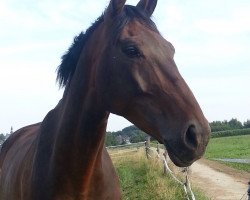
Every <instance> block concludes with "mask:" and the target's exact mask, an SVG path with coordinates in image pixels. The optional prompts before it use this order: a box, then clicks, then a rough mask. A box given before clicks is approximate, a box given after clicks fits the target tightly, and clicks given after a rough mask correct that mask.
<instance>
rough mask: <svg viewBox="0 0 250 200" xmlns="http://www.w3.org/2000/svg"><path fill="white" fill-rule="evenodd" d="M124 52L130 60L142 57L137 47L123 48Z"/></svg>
mask: <svg viewBox="0 0 250 200" xmlns="http://www.w3.org/2000/svg"><path fill="white" fill-rule="evenodd" d="M122 51H123V53H125V54H126V55H127V56H128V57H130V58H139V57H141V55H142V54H141V52H140V50H139V49H138V48H137V47H135V46H125V47H123V48H122Z"/></svg>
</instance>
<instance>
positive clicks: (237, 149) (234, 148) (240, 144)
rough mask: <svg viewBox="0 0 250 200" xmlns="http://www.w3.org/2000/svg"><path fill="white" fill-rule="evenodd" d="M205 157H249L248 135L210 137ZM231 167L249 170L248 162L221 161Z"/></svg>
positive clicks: (249, 142) (249, 143)
mask: <svg viewBox="0 0 250 200" xmlns="http://www.w3.org/2000/svg"><path fill="white" fill-rule="evenodd" d="M205 157H206V158H208V159H214V158H248V159H249V158H250V135H242V136H230V137H221V138H212V139H211V140H210V142H209V144H208V147H207V150H206V154H205ZM222 163H225V164H226V165H228V166H231V167H233V168H236V169H239V170H244V171H247V172H250V164H240V163H229V162H222Z"/></svg>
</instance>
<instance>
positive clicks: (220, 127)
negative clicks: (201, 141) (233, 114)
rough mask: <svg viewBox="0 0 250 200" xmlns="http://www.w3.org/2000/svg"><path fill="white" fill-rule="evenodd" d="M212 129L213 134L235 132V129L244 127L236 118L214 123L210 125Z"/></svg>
mask: <svg viewBox="0 0 250 200" xmlns="http://www.w3.org/2000/svg"><path fill="white" fill-rule="evenodd" d="M210 127H211V130H212V132H216V131H225V130H233V129H241V128H243V125H242V123H241V122H240V121H238V120H237V119H235V118H232V119H231V120H230V121H227V120H224V121H213V122H211V123H210Z"/></svg>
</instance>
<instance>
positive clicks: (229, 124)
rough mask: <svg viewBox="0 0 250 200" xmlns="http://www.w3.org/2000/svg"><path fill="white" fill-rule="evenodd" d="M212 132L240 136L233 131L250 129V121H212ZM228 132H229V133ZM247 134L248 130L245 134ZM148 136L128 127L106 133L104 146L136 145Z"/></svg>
mask: <svg viewBox="0 0 250 200" xmlns="http://www.w3.org/2000/svg"><path fill="white" fill-rule="evenodd" d="M209 125H210V127H211V131H212V136H213V135H214V136H215V135H216V136H226V135H227V134H228V136H229V135H232V134H233V135H237V134H238V133H239V135H240V134H243V133H244V134H245V132H246V131H244V130H243V131H238V133H236V132H235V131H233V130H238V129H247V128H250V120H247V121H245V122H243V123H242V122H240V121H238V120H237V119H236V118H232V119H231V120H229V121H227V120H224V121H213V122H210V123H209ZM221 131H223V132H224V131H228V133H227V132H224V133H223V134H221V133H218V134H217V133H216V132H221ZM229 131H230V132H229ZM232 131H233V132H232ZM246 133H247V134H248V133H249V130H248V131H247V132H246ZM147 137H148V135H147V134H146V133H145V132H143V131H141V130H140V129H138V128H137V127H136V126H134V125H132V126H128V127H126V128H124V129H122V130H121V131H116V132H107V134H106V140H105V145H106V146H116V145H122V144H127V143H137V142H144V141H145V140H146V138H147Z"/></svg>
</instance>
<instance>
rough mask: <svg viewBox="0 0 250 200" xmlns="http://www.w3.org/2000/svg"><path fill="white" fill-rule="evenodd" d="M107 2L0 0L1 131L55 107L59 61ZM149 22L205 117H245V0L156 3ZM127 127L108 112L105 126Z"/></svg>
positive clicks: (248, 82)
mask: <svg viewBox="0 0 250 200" xmlns="http://www.w3.org/2000/svg"><path fill="white" fill-rule="evenodd" d="M137 2H138V1H137V0H130V1H127V4H132V5H136V4H137ZM108 3H109V1H108V0H95V1H94V0H74V1H72V0H53V1H50V0H43V1H39V0H23V1H22V3H20V1H18V0H0V133H8V132H9V131H10V127H11V126H13V129H14V130H17V129H19V128H21V127H23V126H26V125H29V124H32V123H36V122H40V121H42V120H43V118H44V117H45V115H46V114H47V113H48V112H49V111H50V110H51V109H53V108H54V107H55V106H56V104H57V102H58V101H59V100H60V98H61V97H62V94H63V89H59V86H58V84H57V83H56V68H57V66H58V65H59V64H60V61H61V59H60V58H61V56H62V55H63V54H64V52H65V51H66V50H67V49H68V47H69V46H70V45H71V43H72V41H73V38H74V36H76V35H77V34H79V32H81V31H85V30H86V29H87V28H88V27H89V26H90V25H91V23H92V22H94V20H95V19H96V18H97V17H99V16H100V15H101V13H102V12H103V11H104V9H105V7H107V5H108ZM152 19H153V21H154V22H155V23H156V25H157V27H158V29H159V31H160V32H161V34H162V35H163V36H164V37H165V39H167V40H168V41H170V42H171V43H172V44H173V45H174V47H175V49H176V54H175V62H176V64H177V66H178V69H179V71H180V72H181V74H182V76H183V78H184V79H185V80H186V82H187V83H188V85H189V86H190V88H191V90H192V91H193V93H194V95H195V97H196V99H197V100H198V102H199V104H200V106H201V108H202V110H203V112H204V114H205V116H206V118H207V119H208V120H209V121H210V122H211V121H216V120H230V119H231V118H237V119H238V120H240V121H242V122H244V121H246V120H247V119H250V89H249V86H250V55H249V54H250V1H249V0H237V1H235V0H220V1H217V0H209V1H198V0H188V1H185V0H158V5H157V7H156V9H155V12H154V14H153V17H152ZM128 125H130V123H129V122H128V121H126V120H125V119H123V118H121V117H118V116H114V115H111V116H110V119H109V123H108V128H107V129H108V131H117V130H121V129H122V128H124V127H126V126H128Z"/></svg>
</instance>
